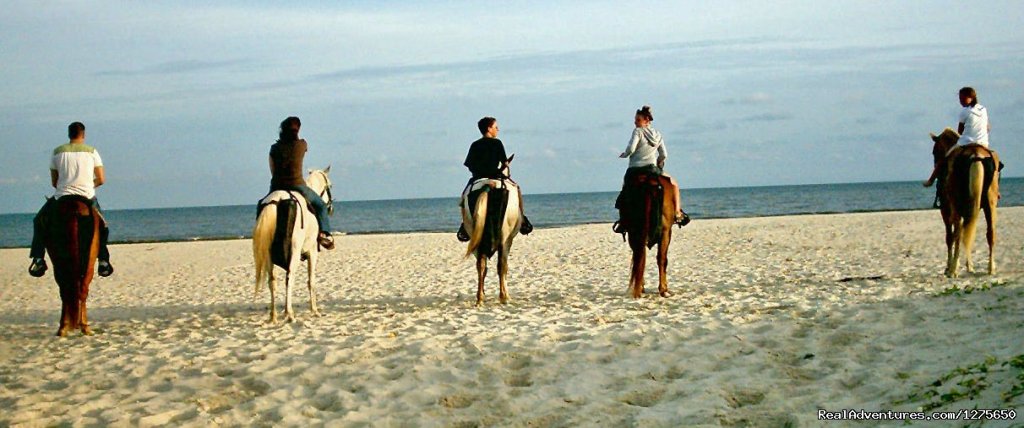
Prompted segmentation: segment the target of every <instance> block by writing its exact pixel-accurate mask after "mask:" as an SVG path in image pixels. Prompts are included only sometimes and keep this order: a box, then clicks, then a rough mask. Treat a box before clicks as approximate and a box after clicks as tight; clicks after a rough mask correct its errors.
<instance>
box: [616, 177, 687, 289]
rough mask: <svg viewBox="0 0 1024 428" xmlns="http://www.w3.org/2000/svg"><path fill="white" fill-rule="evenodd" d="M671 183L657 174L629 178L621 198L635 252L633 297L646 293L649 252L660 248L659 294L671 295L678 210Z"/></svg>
mask: <svg viewBox="0 0 1024 428" xmlns="http://www.w3.org/2000/svg"><path fill="white" fill-rule="evenodd" d="M670 188H671V184H670V183H669V182H668V179H667V178H665V177H662V176H660V175H656V174H650V173H640V174H637V175H636V176H633V177H630V178H629V179H628V180H627V181H626V183H625V186H624V187H623V193H622V197H621V199H620V200H619V202H618V204H617V206H618V208H619V211H620V217H619V218H620V219H621V221H622V222H624V223H625V224H623V225H622V226H623V229H622V230H623V232H624V233H625V234H626V235H627V237H628V241H629V247H630V249H631V250H632V251H633V261H632V264H631V269H630V274H629V288H630V293H631V295H632V296H633V297H634V298H639V297H640V296H642V295H643V293H644V268H645V267H646V265H647V249H648V248H652V247H653V246H654V245H655V244H657V245H658V280H659V281H658V294H660V295H661V296H662V297H668V296H669V295H670V293H669V291H668V274H667V272H666V271H667V268H668V248H669V244H670V243H671V242H672V224H673V223H674V221H675V213H676V208H677V207H676V206H675V201H674V199H673V197H672V195H671V194H670V193H669V192H668V191H667V189H670Z"/></svg>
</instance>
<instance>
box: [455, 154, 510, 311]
mask: <svg viewBox="0 0 1024 428" xmlns="http://www.w3.org/2000/svg"><path fill="white" fill-rule="evenodd" d="M511 160H512V159H511V158H509V162H511ZM505 174H506V175H508V169H507V164H506V169H505ZM460 205H461V206H462V224H463V226H464V227H465V228H466V231H467V232H468V233H469V236H470V240H469V245H468V246H467V247H466V257H469V256H470V255H476V272H477V292H476V304H477V306H480V305H481V304H483V301H484V278H486V276H487V259H489V258H491V256H493V255H494V254H495V253H497V254H498V283H499V287H500V290H499V294H498V298H499V299H500V300H501V303H508V300H509V298H508V291H507V290H506V289H505V282H506V278H507V276H508V255H509V251H510V250H511V249H512V240H514V239H515V237H516V235H518V234H519V227H520V226H521V225H522V221H523V220H522V215H521V213H522V211H521V207H522V201H521V200H519V187H518V185H517V184H516V183H515V182H513V181H512V180H511V179H481V180H477V181H476V182H474V183H473V184H472V185H471V186H469V187H468V188H467V189H466V191H465V192H464V193H463V195H462V203H461V204H460Z"/></svg>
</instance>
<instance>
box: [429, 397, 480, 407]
mask: <svg viewBox="0 0 1024 428" xmlns="http://www.w3.org/2000/svg"><path fill="white" fill-rule="evenodd" d="M475 401H476V397H473V396H470V395H463V394H451V395H445V396H443V397H441V398H440V399H438V400H437V404H440V405H442V406H444V407H447V408H449V409H465V408H467V407H469V406H472V405H473V403H474V402H475Z"/></svg>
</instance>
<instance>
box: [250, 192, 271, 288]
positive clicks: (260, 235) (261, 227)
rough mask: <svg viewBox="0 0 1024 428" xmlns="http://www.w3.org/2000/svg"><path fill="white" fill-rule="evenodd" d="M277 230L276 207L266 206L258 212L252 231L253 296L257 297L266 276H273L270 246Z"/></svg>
mask: <svg viewBox="0 0 1024 428" xmlns="http://www.w3.org/2000/svg"><path fill="white" fill-rule="evenodd" d="M276 230H277V205H276V204H267V205H266V206H264V207H263V208H262V209H261V210H260V215H259V216H258V217H257V218H256V227H254V228H253V229H252V258H253V260H254V261H255V263H256V284H255V286H254V288H253V296H254V297H255V296H256V295H259V292H260V284H261V283H262V282H263V280H264V278H266V276H267V275H272V274H273V271H272V270H273V269H274V265H273V264H271V262H270V245H271V244H272V243H273V242H274V232H276Z"/></svg>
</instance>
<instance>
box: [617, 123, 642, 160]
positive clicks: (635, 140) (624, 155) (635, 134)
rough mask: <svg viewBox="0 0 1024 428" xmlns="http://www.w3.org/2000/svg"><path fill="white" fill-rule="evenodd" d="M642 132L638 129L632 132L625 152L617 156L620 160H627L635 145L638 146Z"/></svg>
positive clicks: (634, 149)
mask: <svg viewBox="0 0 1024 428" xmlns="http://www.w3.org/2000/svg"><path fill="white" fill-rule="evenodd" d="M642 132H643V130H641V129H640V128H636V129H634V130H633V136H632V137H630V138H629V144H627V145H626V151H624V152H622V153H620V154H619V157H620V158H628V157H629V155H631V154H633V152H635V151H636V145H637V144H640V134H641V133H642Z"/></svg>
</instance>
